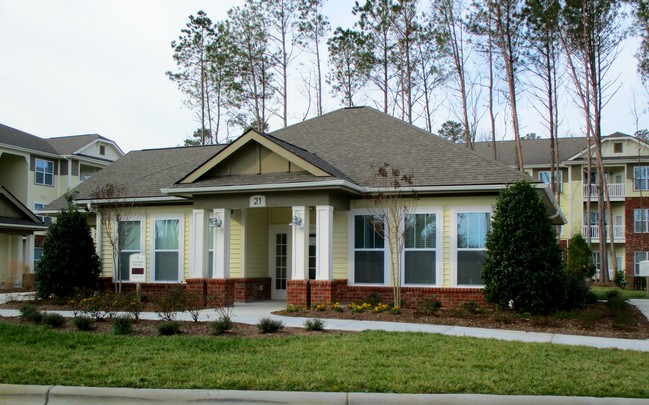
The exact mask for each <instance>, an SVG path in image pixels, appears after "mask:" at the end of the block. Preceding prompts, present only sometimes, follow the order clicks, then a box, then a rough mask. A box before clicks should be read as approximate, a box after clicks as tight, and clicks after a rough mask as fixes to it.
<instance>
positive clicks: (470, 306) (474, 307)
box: [460, 301, 484, 315]
mask: <svg viewBox="0 0 649 405" xmlns="http://www.w3.org/2000/svg"><path fill="white" fill-rule="evenodd" d="M460 307H461V308H462V309H463V310H465V311H466V312H468V313H470V314H474V315H477V314H482V313H484V309H483V308H482V307H481V306H480V304H478V303H477V302H473V301H471V302H463V303H462V304H461V305H460Z"/></svg>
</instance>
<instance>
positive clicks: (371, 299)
mask: <svg viewBox="0 0 649 405" xmlns="http://www.w3.org/2000/svg"><path fill="white" fill-rule="evenodd" d="M361 303H365V304H370V306H371V307H375V306H377V305H379V304H380V303H381V296H380V295H379V293H376V292H373V293H371V294H370V295H368V296H367V297H365V298H363V300H362V301H361Z"/></svg>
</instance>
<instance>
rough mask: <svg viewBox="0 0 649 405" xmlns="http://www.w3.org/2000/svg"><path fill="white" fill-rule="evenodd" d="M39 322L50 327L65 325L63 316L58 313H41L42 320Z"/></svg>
mask: <svg viewBox="0 0 649 405" xmlns="http://www.w3.org/2000/svg"><path fill="white" fill-rule="evenodd" d="M41 323H42V324H43V325H47V326H49V327H50V328H60V327H62V326H63V325H65V318H64V317H63V316H62V315H59V314H51V313H45V314H43V320H42V321H41Z"/></svg>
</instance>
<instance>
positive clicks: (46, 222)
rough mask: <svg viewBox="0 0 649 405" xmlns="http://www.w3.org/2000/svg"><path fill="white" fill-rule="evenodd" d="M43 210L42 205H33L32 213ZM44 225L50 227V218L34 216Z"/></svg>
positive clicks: (43, 206)
mask: <svg viewBox="0 0 649 405" xmlns="http://www.w3.org/2000/svg"><path fill="white" fill-rule="evenodd" d="M43 208H45V204H43V203H34V211H40V210H42V209H43ZM36 216H37V217H38V218H39V219H40V220H41V221H43V223H44V224H47V225H50V224H51V223H52V217H47V216H43V215H36Z"/></svg>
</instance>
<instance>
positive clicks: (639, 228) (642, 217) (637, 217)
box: [633, 209, 649, 233]
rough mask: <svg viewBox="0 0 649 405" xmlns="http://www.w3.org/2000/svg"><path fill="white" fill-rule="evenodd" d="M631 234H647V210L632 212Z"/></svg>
mask: <svg viewBox="0 0 649 405" xmlns="http://www.w3.org/2000/svg"><path fill="white" fill-rule="evenodd" d="M633 232H635V233H648V232H649V209H635V210H633Z"/></svg>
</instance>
